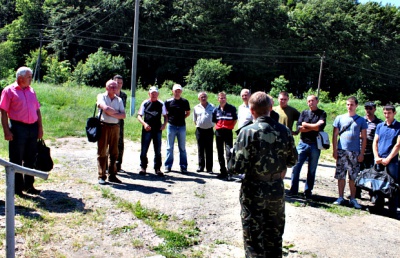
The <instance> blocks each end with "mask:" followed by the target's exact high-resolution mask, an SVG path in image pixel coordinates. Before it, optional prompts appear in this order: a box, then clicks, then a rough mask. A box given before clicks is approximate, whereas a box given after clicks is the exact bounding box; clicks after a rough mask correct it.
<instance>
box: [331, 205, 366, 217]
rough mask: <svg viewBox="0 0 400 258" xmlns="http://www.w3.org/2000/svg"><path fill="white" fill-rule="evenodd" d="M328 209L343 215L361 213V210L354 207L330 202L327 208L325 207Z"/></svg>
mask: <svg viewBox="0 0 400 258" xmlns="http://www.w3.org/2000/svg"><path fill="white" fill-rule="evenodd" d="M324 209H325V210H326V211H328V212H330V213H333V214H336V215H339V216H341V217H347V216H353V215H358V214H360V211H359V210H356V209H353V208H349V207H345V206H341V205H333V204H330V205H328V207H327V208H324Z"/></svg>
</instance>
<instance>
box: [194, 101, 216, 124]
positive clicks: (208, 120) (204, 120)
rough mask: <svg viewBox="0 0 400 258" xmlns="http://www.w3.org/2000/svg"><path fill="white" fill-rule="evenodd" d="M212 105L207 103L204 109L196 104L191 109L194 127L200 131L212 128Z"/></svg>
mask: <svg viewBox="0 0 400 258" xmlns="http://www.w3.org/2000/svg"><path fill="white" fill-rule="evenodd" d="M214 108H215V107H214V105H213V104H211V103H207V106H206V107H203V105H202V104H198V105H196V106H195V107H194V108H193V121H194V122H196V127H198V128H201V129H210V128H213V127H214V123H213V122H212V114H213V111H214Z"/></svg>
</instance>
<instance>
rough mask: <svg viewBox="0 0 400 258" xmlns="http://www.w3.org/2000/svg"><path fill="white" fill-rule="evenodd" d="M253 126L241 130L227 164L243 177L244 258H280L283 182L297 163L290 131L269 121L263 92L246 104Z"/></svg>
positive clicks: (241, 197) (256, 94) (283, 224)
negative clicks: (288, 168) (248, 104)
mask: <svg viewBox="0 0 400 258" xmlns="http://www.w3.org/2000/svg"><path fill="white" fill-rule="evenodd" d="M249 103H250V112H251V114H252V115H253V117H254V119H255V122H254V123H253V124H251V125H248V126H246V127H244V128H243V129H242V130H241V131H240V133H239V135H238V137H237V141H236V143H235V145H234V148H233V159H232V160H231V161H230V166H231V167H232V172H233V173H234V174H239V173H240V174H242V173H244V174H245V178H244V179H243V183H242V187H241V190H240V203H241V206H242V212H241V217H242V224H243V236H244V248H245V252H246V257H282V235H283V230H284V227H285V201H284V185H283V178H284V177H285V174H286V169H287V167H291V166H293V165H294V164H296V162H297V152H296V147H295V144H294V139H293V136H292V133H291V131H290V130H289V129H288V128H287V127H286V126H284V125H282V124H279V123H278V122H276V121H274V120H273V119H271V118H270V117H269V113H270V109H271V101H270V98H269V97H268V96H267V94H265V93H264V92H256V93H254V94H253V95H252V96H251V97H250V100H249Z"/></svg>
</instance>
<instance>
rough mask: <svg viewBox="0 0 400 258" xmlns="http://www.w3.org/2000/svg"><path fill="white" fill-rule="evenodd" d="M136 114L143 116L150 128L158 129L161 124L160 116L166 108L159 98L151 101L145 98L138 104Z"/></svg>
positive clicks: (164, 112)
mask: <svg viewBox="0 0 400 258" xmlns="http://www.w3.org/2000/svg"><path fill="white" fill-rule="evenodd" d="M138 114H139V115H141V116H142V117H143V121H145V122H146V123H147V124H148V125H150V127H151V129H152V130H155V131H159V130H160V128H161V124H162V123H161V116H165V115H166V114H167V110H166V109H165V105H164V102H162V101H161V100H157V101H154V102H152V101H150V99H146V100H145V101H143V102H142V104H141V105H140V108H139V111H138Z"/></svg>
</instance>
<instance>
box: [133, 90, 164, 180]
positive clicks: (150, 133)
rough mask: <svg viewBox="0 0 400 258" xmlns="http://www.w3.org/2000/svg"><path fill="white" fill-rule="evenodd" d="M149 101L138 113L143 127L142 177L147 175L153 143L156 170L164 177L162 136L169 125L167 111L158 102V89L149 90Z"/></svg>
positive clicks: (159, 101)
mask: <svg viewBox="0 0 400 258" xmlns="http://www.w3.org/2000/svg"><path fill="white" fill-rule="evenodd" d="M149 97H150V98H149V99H146V100H145V101H143V102H142V104H141V105H140V108H139V112H138V120H139V122H140V123H141V124H142V125H143V127H142V141H141V143H142V150H141V152H140V172H139V174H140V175H145V174H146V168H147V163H148V160H147V151H148V150H149V146H150V142H151V141H153V147H154V170H155V172H156V174H157V175H158V176H164V174H163V173H162V172H161V170H160V168H161V136H162V131H163V130H164V129H165V126H166V125H167V111H166V109H165V105H164V103H163V102H162V101H161V100H158V89H157V87H154V86H153V87H151V88H150V89H149ZM161 116H163V117H164V123H163V124H161Z"/></svg>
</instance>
